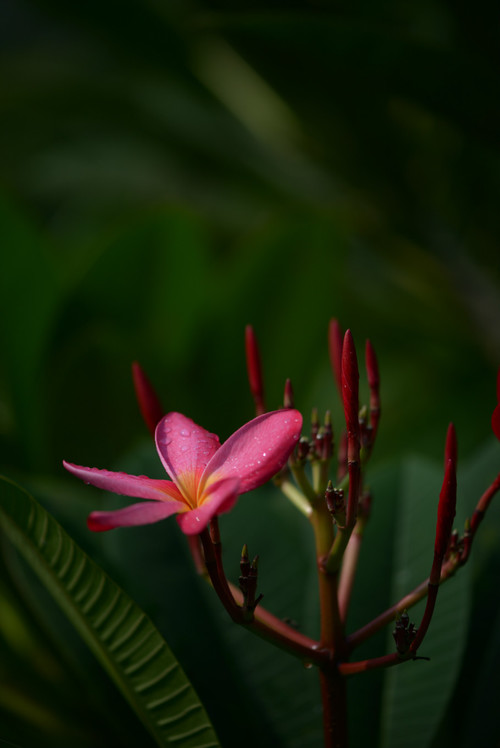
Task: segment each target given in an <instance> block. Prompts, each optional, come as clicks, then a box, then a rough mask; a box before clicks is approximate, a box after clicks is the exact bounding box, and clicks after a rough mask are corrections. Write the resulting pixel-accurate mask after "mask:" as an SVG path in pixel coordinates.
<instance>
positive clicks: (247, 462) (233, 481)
mask: <svg viewBox="0 0 500 748" xmlns="http://www.w3.org/2000/svg"><path fill="white" fill-rule="evenodd" d="M301 428H302V416H301V414H300V413H299V412H298V411H297V410H292V409H286V410H279V411H274V412H271V413H264V414H263V415H261V416H258V417H257V418H254V419H253V421H250V422H249V423H246V424H245V425H244V426H242V427H241V428H240V429H238V431H236V432H235V433H234V434H233V435H232V436H230V437H229V439H228V440H227V441H226V442H224V444H222V446H221V445H220V443H219V438H218V437H217V436H216V435H215V434H211V433H210V432H209V431H205V429H203V428H201V426H197V425H196V424H195V423H194V422H193V421H192V420H191V419H190V418H187V417H186V416H183V415H181V414H180V413H168V415H166V416H164V418H162V419H161V421H160V422H159V423H158V426H157V427H156V433H155V440H156V448H157V450H158V454H159V455H160V459H161V461H162V463H163V466H164V468H165V470H166V471H167V473H168V474H169V475H170V477H171V478H172V480H155V479H153V478H147V477H146V476H142V475H139V476H138V475H127V473H113V472H110V471H109V470H99V469H98V468H88V467H80V466H79V465H72V464H71V463H68V462H63V465H64V467H65V468H66V469H67V470H69V471H70V473H73V475H76V476H77V477H78V478H81V479H82V480H83V481H85V483H90V484H92V485H93V486H97V488H102V489H104V490H105V491H113V492H114V493H119V494H124V495H125V496H136V497H137V498H139V499H147V501H145V502H141V503H140V504H131V505H130V506H128V507H126V508H124V509H118V510H116V511H112V512H92V513H91V514H90V515H89V518H88V526H89V528H90V529H91V530H94V531H97V532H99V531H102V530H112V529H113V528H115V527H130V526H132V525H148V524H151V523H153V522H159V520H162V519H165V517H169V516H170V515H171V514H177V515H178V516H177V522H178V523H179V525H180V527H181V530H182V531H183V532H185V533H186V534H187V535H196V534H197V533H200V532H201V531H202V530H204V528H205V527H206V526H207V524H208V522H209V521H210V520H211V519H212V518H213V517H215V515H217V514H222V513H223V512H227V511H229V510H230V509H231V508H232V507H233V506H234V504H235V502H236V500H237V498H238V496H239V495H240V494H242V493H246V492H247V491H251V490H252V489H254V488H257V486H260V485H262V484H263V483H266V482H267V481H268V480H269V479H270V478H272V476H273V475H275V474H276V473H277V472H278V471H279V470H281V468H282V467H283V465H284V464H285V463H286V461H287V459H288V457H289V455H290V453H291V452H292V450H293V448H294V446H295V444H296V443H297V440H298V438H299V436H300V430H301Z"/></svg>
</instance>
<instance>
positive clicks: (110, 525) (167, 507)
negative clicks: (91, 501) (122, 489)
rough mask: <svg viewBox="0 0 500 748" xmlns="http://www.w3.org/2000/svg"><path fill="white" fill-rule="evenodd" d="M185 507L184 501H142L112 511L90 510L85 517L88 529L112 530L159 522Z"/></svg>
mask: <svg viewBox="0 0 500 748" xmlns="http://www.w3.org/2000/svg"><path fill="white" fill-rule="evenodd" d="M185 509H186V505H185V504H184V503H182V504H177V502H173V501H172V502H169V503H168V504H167V503H165V502H161V503H159V502H157V501H144V502H142V503H141V504H131V505H130V506H126V507H125V508H124V509H116V510H115V511H113V512H92V513H91V514H89V516H88V518H87V525H88V528H89V530H93V531H94V532H103V530H113V529H114V528H115V527H132V526H134V525H151V524H152V523H153V522H159V521H160V520H162V519H165V518H166V517H170V515H171V514H175V513H176V512H178V511H183V510H185Z"/></svg>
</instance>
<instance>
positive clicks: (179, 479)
mask: <svg viewBox="0 0 500 748" xmlns="http://www.w3.org/2000/svg"><path fill="white" fill-rule="evenodd" d="M219 446H220V444H219V437H218V436H216V435H215V434H211V433H210V432H209V431H205V429H203V428H202V427H201V426H197V425H196V423H194V421H192V420H191V419H190V418H187V417H186V416H183V415H182V414H181V413H168V414H167V415H166V416H165V417H164V418H162V419H161V421H160V423H159V424H158V426H157V427H156V448H157V450H158V454H159V455H160V459H161V461H162V463H163V466H164V467H165V470H166V471H167V473H168V474H169V475H170V477H171V478H172V480H173V481H174V483H175V484H176V486H177V487H178V488H179V490H180V491H181V492H182V494H183V495H184V497H185V498H186V500H187V501H189V503H190V504H191V506H193V507H194V506H196V503H197V497H198V484H199V481H200V477H201V475H202V473H203V471H204V469H205V467H206V465H207V464H208V462H210V459H211V457H213V455H214V454H215V452H216V451H217V450H218V449H219Z"/></svg>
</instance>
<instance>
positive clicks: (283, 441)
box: [201, 408, 302, 494]
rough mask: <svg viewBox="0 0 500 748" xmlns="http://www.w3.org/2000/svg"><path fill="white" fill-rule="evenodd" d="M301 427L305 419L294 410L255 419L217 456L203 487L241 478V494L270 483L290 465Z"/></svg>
mask: <svg viewBox="0 0 500 748" xmlns="http://www.w3.org/2000/svg"><path fill="white" fill-rule="evenodd" d="M301 428H302V416H301V414H300V413H299V411H298V410H293V409H291V408H290V409H288V408H287V409H283V410H276V411H273V412H271V413H264V414H263V415H261V416H258V417H257V418H254V419H253V421H250V422H249V423H246V424H245V425H244V426H242V427H241V428H240V429H238V431H235V433H234V434H233V435H232V436H230V437H229V439H228V440H227V441H226V442H224V444H223V445H222V446H221V448H220V449H219V450H218V451H217V452H216V453H215V455H214V456H213V457H212V459H211V460H210V462H209V463H208V465H207V467H206V469H205V472H204V474H203V477H202V483H201V488H203V487H204V486H206V485H207V482H208V484H210V483H211V482H212V481H213V480H214V479H221V478H238V480H239V482H240V488H239V492H240V494H241V493H245V492H246V491H251V490H252V489H254V488H257V486H260V485H262V484H263V483H266V481H268V480H269V478H272V476H273V475H275V474H276V473H277V472H278V471H279V470H280V469H281V468H282V467H283V465H284V464H285V463H286V461H287V459H288V457H289V455H290V453H291V452H292V449H293V448H294V446H295V444H296V443H297V441H298V438H299V436H300V430H301Z"/></svg>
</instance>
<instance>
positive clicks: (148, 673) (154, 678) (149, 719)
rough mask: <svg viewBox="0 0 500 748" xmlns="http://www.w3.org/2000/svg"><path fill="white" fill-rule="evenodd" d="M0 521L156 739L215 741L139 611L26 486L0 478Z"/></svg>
mask: <svg viewBox="0 0 500 748" xmlns="http://www.w3.org/2000/svg"><path fill="white" fill-rule="evenodd" d="M0 527H1V528H2V530H3V531H4V532H5V534H6V536H7V537H8V538H9V539H10V540H11V541H12V542H13V543H14V545H15V546H16V547H17V549H18V550H19V551H20V552H21V554H22V555H23V556H24V557H25V559H26V560H27V561H28V563H29V564H30V566H31V567H32V568H33V570H34V571H35V572H36V574H37V575H38V576H39V578H40V579H41V581H42V582H43V583H44V585H45V586H46V588H47V589H48V590H49V592H50V593H51V594H52V596H53V597H54V599H55V600H56V601H57V603H58V604H59V605H60V607H61V608H62V610H63V612H64V613H65V614H66V616H67V617H68V618H69V620H70V621H71V622H72V623H73V625H74V626H75V628H76V629H77V630H78V632H79V633H80V635H81V636H82V638H83V639H84V640H85V642H86V643H87V645H88V646H89V647H90V649H91V650H92V651H93V653H94V654H95V656H96V657H97V658H98V660H99V661H100V663H101V664H102V665H103V667H104V668H105V670H106V671H107V672H108V674H109V675H110V677H111V678H112V679H113V681H114V682H115V684H116V685H117V686H118V688H119V689H120V690H121V692H122V693H123V695H124V696H125V698H126V699H127V701H128V702H129V704H130V706H131V707H132V709H133V710H134V711H135V712H136V714H137V716H138V717H139V719H140V720H141V722H142V723H143V724H144V726H145V727H146V729H148V730H149V732H150V733H151V734H152V736H153V737H154V738H155V740H156V741H157V743H158V745H160V746H166V745H170V746H172V745H173V746H179V748H215V747H216V746H219V742H218V740H217V738H216V736H215V732H214V730H213V727H212V725H211V723H210V721H209V719H208V716H207V714H206V712H205V710H204V708H203V706H202V704H201V703H200V701H199V699H198V697H197V695H196V693H195V692H194V689H193V688H192V686H191V684H190V683H189V681H188V680H187V678H186V676H185V674H184V672H183V671H182V669H181V667H180V665H179V663H178V662H177V660H176V659H175V657H174V655H173V654H172V652H171V651H170V649H169V647H168V645H167V643H166V642H165V640H164V639H163V638H162V637H161V635H160V634H159V632H158V631H157V629H156V628H155V627H154V625H153V624H152V622H151V621H150V620H149V618H148V617H147V616H146V614H145V613H143V611H142V610H141V609H140V608H138V606H137V605H135V603H134V602H133V601H132V600H131V599H130V598H129V597H128V596H127V595H126V594H125V593H124V592H123V591H122V590H121V589H120V588H119V587H118V586H117V585H116V584H115V583H114V582H113V581H112V580H111V579H110V578H109V577H108V576H107V574H105V573H104V572H103V571H102V569H101V568H100V567H99V566H98V565H97V564H95V563H94V562H93V561H92V560H91V559H90V558H89V557H88V556H87V555H86V554H85V553H84V552H83V551H82V550H81V549H80V548H79V547H78V546H77V545H76V544H75V543H74V542H73V540H72V539H71V538H70V537H69V535H68V534H67V533H66V532H65V531H64V530H63V529H62V527H61V526H60V525H59V524H58V523H57V522H56V521H55V520H54V519H53V517H51V516H50V515H49V514H48V513H47V512H46V511H45V509H43V507H42V506H40V504H38V503H37V502H36V501H35V500H34V499H33V498H32V497H31V496H30V495H29V494H28V493H26V492H25V491H24V490H23V489H21V488H20V487H19V486H16V485H15V484H14V483H12V482H10V481H8V480H6V479H4V478H1V479H0Z"/></svg>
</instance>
